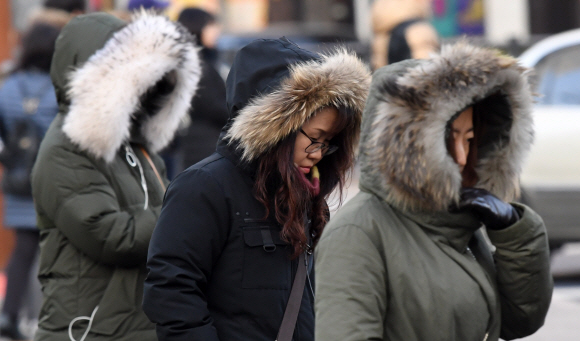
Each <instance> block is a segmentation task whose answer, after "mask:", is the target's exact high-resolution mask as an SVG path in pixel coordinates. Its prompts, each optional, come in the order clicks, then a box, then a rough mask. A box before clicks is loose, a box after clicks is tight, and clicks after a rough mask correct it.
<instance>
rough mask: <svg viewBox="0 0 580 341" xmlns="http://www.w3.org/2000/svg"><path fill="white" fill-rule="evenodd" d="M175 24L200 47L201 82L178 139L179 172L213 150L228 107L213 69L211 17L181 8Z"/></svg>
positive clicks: (215, 28) (215, 25)
mask: <svg viewBox="0 0 580 341" xmlns="http://www.w3.org/2000/svg"><path fill="white" fill-rule="evenodd" d="M177 21H178V22H179V23H181V24H182V25H183V26H185V27H186V28H187V29H188V30H189V32H190V33H191V34H192V35H194V36H195V37H196V38H197V41H198V44H199V45H200V46H202V49H201V51H200V55H201V57H202V64H201V69H202V74H201V80H200V81H199V90H198V91H197V94H196V95H195V97H194V98H193V100H192V102H191V108H192V109H191V110H190V111H189V115H190V117H191V122H192V124H190V125H189V128H188V129H187V132H186V134H185V135H183V136H180V138H179V151H180V153H181V158H180V159H181V167H180V168H179V171H180V172H181V171H183V170H184V169H186V168H187V167H189V166H191V165H193V164H195V163H197V162H199V161H201V160H203V159H205V158H206V157H208V156H210V155H211V154H212V153H213V152H214V151H215V148H216V144H217V141H218V138H219V135H220V132H221V129H222V127H223V126H224V125H225V124H226V123H227V121H228V108H227V107H226V85H225V84H224V80H223V78H222V77H221V76H220V74H219V73H218V72H217V70H216V69H215V62H216V58H217V50H216V48H215V44H216V40H217V38H218V35H219V26H218V23H217V21H216V19H215V17H214V16H213V15H211V14H210V13H208V12H206V11H204V10H201V9H198V8H185V9H184V10H183V11H181V13H180V14H179V18H178V19H177Z"/></svg>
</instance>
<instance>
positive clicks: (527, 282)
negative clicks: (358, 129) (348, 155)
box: [315, 43, 553, 341]
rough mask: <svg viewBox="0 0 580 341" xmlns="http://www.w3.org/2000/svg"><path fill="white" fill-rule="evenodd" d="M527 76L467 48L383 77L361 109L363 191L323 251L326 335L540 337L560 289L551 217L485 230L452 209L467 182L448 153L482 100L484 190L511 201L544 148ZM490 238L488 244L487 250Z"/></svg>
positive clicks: (332, 226) (418, 340) (321, 313)
mask: <svg viewBox="0 0 580 341" xmlns="http://www.w3.org/2000/svg"><path fill="white" fill-rule="evenodd" d="M531 103H532V97H531V92H530V88H529V85H528V82H527V76H526V70H525V69H524V68H522V67H520V66H519V65H518V64H517V61H516V60H515V59H513V58H511V57H508V56H503V55H500V53H499V52H498V51H494V50H488V49H482V48H477V47H472V46H469V45H467V44H466V43H458V44H456V45H451V46H446V47H444V48H443V50H442V52H441V54H440V55H438V56H436V57H434V58H432V59H429V60H423V61H417V60H414V61H405V62H401V63H396V64H393V65H391V66H387V67H385V68H381V69H379V70H377V71H376V72H375V74H374V75H373V82H372V84H371V91H370V94H369V98H368V101H367V105H366V107H365V112H364V114H363V127H362V135H361V153H360V161H361V178H360V190H361V191H360V192H359V193H358V194H357V195H356V196H355V197H354V198H353V199H352V200H351V201H349V202H348V203H347V204H346V205H345V206H344V207H343V208H342V209H341V210H340V211H339V212H338V214H337V215H336V216H335V217H333V218H332V219H331V221H330V222H329V224H328V225H327V227H326V229H325V231H324V233H323V234H322V237H321V240H320V242H319V246H318V248H317V251H316V256H315V258H316V260H315V263H316V267H317V283H316V290H317V297H316V309H315V310H316V340H317V341H326V340H345V341H346V340H389V341H402V340H404V341H424V340H429V341H481V340H484V341H485V340H492V341H496V340H498V339H499V338H500V337H501V338H502V339H505V340H511V339H515V338H521V337H525V336H528V335H530V334H532V333H534V332H535V331H536V330H537V329H538V328H540V327H541V326H542V324H543V322H544V318H545V316H546V313H547V311H548V307H549V304H550V300H551V295H552V288H553V282H552V279H551V276H550V271H549V256H548V244H547V238H546V230H545V226H544V224H543V222H542V219H541V218H540V217H539V216H538V215H537V214H536V213H534V212H533V211H532V210H531V209H530V208H528V207H526V206H524V205H521V204H518V203H512V206H513V207H515V209H516V210H517V211H518V213H519V215H520V219H519V220H518V221H517V222H516V223H514V224H513V225H511V226H508V227H507V228H505V229H501V230H492V229H489V228H488V229H487V234H488V236H489V240H488V241H486V239H485V238H484V235H483V232H482V228H480V227H481V223H480V222H479V221H478V220H476V218H475V217H474V216H472V215H471V214H469V213H461V214H459V213H457V214H452V213H449V212H448V208H449V207H450V205H452V204H454V203H457V202H458V200H459V193H460V189H461V182H462V176H461V174H460V169H459V166H458V165H457V164H456V163H455V161H454V160H453V158H452V156H451V155H449V153H448V151H447V148H446V144H445V141H446V131H447V129H448V128H447V127H448V126H449V124H450V122H451V121H452V120H453V119H454V118H455V117H456V115H457V113H460V112H462V111H463V110H464V109H465V108H467V107H469V106H472V105H477V106H479V108H481V110H480V111H479V112H480V113H481V114H480V115H481V117H480V118H481V124H482V127H483V134H482V135H480V136H477V137H478V141H479V142H478V146H477V151H478V154H477V155H478V160H477V165H476V167H475V170H476V172H477V175H478V183H477V184H476V186H475V187H479V188H483V189H485V190H487V191H490V192H491V193H493V194H494V195H496V196H497V197H499V198H501V199H503V200H510V199H512V198H513V197H514V196H515V195H517V191H518V174H519V173H520V170H521V167H522V161H523V159H524V156H525V154H526V152H527V151H528V149H529V148H530V145H531V143H532V140H533V129H532V117H531V111H530V106H531ZM489 242H490V243H491V244H489Z"/></svg>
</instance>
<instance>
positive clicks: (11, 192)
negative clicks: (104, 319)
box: [0, 23, 59, 340]
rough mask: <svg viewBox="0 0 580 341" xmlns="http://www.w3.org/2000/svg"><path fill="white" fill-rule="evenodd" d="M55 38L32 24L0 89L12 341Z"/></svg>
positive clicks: (27, 264)
mask: <svg viewBox="0 0 580 341" xmlns="http://www.w3.org/2000/svg"><path fill="white" fill-rule="evenodd" d="M58 34H59V29H58V28H57V27H54V26H52V25H47V24H43V23H37V24H34V25H32V26H31V27H30V28H29V29H28V30H27V32H26V34H25V35H24V37H23V39H22V44H21V46H22V53H21V55H20V57H19V61H18V62H17V67H16V70H15V71H14V72H13V73H12V74H11V75H10V76H9V77H8V78H6V80H5V82H4V84H3V85H2V87H1V88H0V131H1V133H0V135H1V136H2V142H3V146H2V151H0V161H1V162H3V170H4V172H3V175H2V192H3V194H4V200H3V204H4V226H5V227H7V228H12V229H14V231H15V232H16V244H15V247H14V250H13V251H12V254H11V256H10V262H9V263H8V267H7V269H6V275H7V276H6V277H7V286H6V295H5V297H6V299H5V300H4V304H3V305H2V313H1V315H0V336H2V337H9V338H11V339H14V340H23V339H26V337H25V336H24V335H23V334H22V332H21V331H20V329H19V327H18V325H19V316H20V313H21V310H22V303H23V302H24V299H25V296H26V293H27V290H28V289H29V278H30V277H31V276H30V274H31V272H32V270H33V264H34V260H35V259H36V256H37V254H38V238H39V234H38V229H37V228H36V212H35V211H34V202H33V201H32V193H31V191H32V189H31V185H30V172H31V170H32V166H33V164H34V159H35V158H36V153H37V152H38V146H39V144H40V141H41V140H42V137H43V136H44V134H45V132H46V130H47V129H48V126H49V125H50V122H52V120H53V118H54V117H55V116H56V113H57V112H58V104H57V103H56V97H55V95H54V88H53V86H52V81H51V80H50V74H49V72H50V63H51V60H52V54H53V53H54V42H55V41H56V38H57V37H58ZM26 141H27V142H26ZM24 142H26V143H24ZM36 290H37V291H38V288H36ZM29 292H30V291H29ZM36 313H37V312H34V313H32V312H31V314H30V315H35V314H36Z"/></svg>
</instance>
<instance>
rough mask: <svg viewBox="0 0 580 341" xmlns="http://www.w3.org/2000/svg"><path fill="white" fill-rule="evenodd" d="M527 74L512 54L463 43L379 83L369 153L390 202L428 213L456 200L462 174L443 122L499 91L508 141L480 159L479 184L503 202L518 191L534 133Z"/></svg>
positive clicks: (445, 206) (478, 166) (496, 145)
mask: <svg viewBox="0 0 580 341" xmlns="http://www.w3.org/2000/svg"><path fill="white" fill-rule="evenodd" d="M527 74H528V72H527V70H526V69H525V68H523V67H521V66H520V65H518V64H517V60H516V59H514V58H512V57H509V56H506V55H501V54H500V53H499V51H496V50H492V49H485V48H479V47H474V46H470V45H469V44H467V43H466V42H460V43H457V44H455V45H448V46H445V47H444V48H443V49H442V51H441V53H440V54H439V55H438V56H435V57H434V58H432V59H429V60H427V61H424V62H422V63H420V64H418V65H417V66H415V67H411V68H410V69H408V70H407V72H406V73H405V74H403V75H402V76H400V77H398V78H397V77H393V78H391V79H392V80H393V82H391V83H389V84H381V86H382V88H381V89H380V90H379V91H380V97H381V101H380V102H379V104H378V105H377V106H376V108H374V114H373V117H372V122H373V124H372V128H371V132H370V140H371V141H370V143H369V144H370V147H367V151H370V153H368V154H369V155H370V156H369V157H370V164H371V165H372V168H373V169H375V170H379V171H380V180H379V181H380V183H381V186H382V187H383V189H384V190H385V191H383V193H386V195H387V198H386V200H387V201H388V202H390V203H391V204H393V205H395V206H397V207H399V208H401V209H406V210H415V209H420V210H427V211H438V210H446V209H447V208H448V207H449V205H450V204H452V203H454V202H457V200H459V192H460V189H461V179H462V177H461V174H460V171H459V168H458V166H457V164H456V163H455V162H454V160H453V158H452V157H451V156H450V155H449V153H448V151H447V148H446V146H445V127H446V124H447V122H448V121H449V120H450V119H451V118H452V116H453V115H455V114H456V113H458V112H460V111H461V110H463V109H465V108H466V107H468V106H470V105H472V104H473V103H474V102H476V101H478V100H480V99H482V98H485V97H486V96H487V95H489V94H490V92H492V91H496V90H498V89H500V90H501V91H503V93H505V94H506V95H507V99H508V102H509V104H510V106H511V110H512V116H513V117H512V120H513V121H512V125H511V128H510V131H509V142H508V143H507V144H504V145H501V144H499V143H498V144H495V145H494V149H493V151H492V152H490V153H487V154H486V155H485V157H484V158H480V159H479V160H478V164H477V166H476V172H477V175H478V177H479V181H478V183H477V185H476V187H479V188H484V189H486V190H488V191H490V192H491V193H493V194H495V195H496V196H498V197H499V198H502V199H503V200H512V199H513V198H514V197H515V196H517V195H518V194H519V174H520V172H521V168H522V164H523V161H524V157H525V156H526V155H527V152H528V151H529V148H530V146H531V144H532V142H533V135H534V133H533V122H532V116H531V105H532V93H531V90H530V87H529V83H528V79H527ZM484 115H485V113H484Z"/></svg>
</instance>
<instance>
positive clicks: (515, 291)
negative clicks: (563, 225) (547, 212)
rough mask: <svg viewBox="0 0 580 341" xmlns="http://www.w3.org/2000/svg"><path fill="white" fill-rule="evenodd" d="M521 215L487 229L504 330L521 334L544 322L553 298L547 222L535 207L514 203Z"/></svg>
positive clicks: (512, 335) (507, 334)
mask: <svg viewBox="0 0 580 341" xmlns="http://www.w3.org/2000/svg"><path fill="white" fill-rule="evenodd" d="M513 205H514V206H515V207H516V208H517V209H518V211H519V212H520V213H522V212H523V213H522V214H520V216H521V219H520V220H519V221H518V222H516V223H515V224H514V225H512V226H510V227H507V228H506V229H503V230H496V231H492V230H488V231H487V232H488V235H489V238H490V240H491V242H492V243H493V244H494V245H495V247H496V252H495V255H494V260H495V266H496V271H497V282H498V288H499V294H500V300H501V316H502V323H501V334H500V337H501V338H502V339H505V340H511V339H516V338H522V337H525V336H528V335H530V334H532V333H534V332H535V331H537V330H538V329H539V328H540V327H541V326H542V325H543V324H544V319H545V317H546V314H547V313H548V308H549V306H550V302H551V299H552V290H553V288H554V283H553V279H552V276H551V274H550V257H549V248H548V238H547V235H546V227H545V225H544V222H543V221H542V219H541V218H540V216H538V215H537V214H536V213H535V212H534V211H533V210H531V209H530V208H529V207H527V206H524V205H521V204H513Z"/></svg>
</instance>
